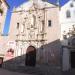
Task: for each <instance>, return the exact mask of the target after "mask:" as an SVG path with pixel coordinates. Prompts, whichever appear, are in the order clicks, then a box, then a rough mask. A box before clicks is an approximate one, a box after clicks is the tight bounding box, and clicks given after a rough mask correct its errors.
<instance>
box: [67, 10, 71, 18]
mask: <svg viewBox="0 0 75 75" xmlns="http://www.w3.org/2000/svg"><path fill="white" fill-rule="evenodd" d="M66 17H67V18H70V17H71V12H70V11H69V10H67V11H66Z"/></svg>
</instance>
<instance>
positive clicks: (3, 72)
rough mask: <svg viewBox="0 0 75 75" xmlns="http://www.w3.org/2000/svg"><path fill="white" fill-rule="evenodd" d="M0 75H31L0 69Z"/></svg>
mask: <svg viewBox="0 0 75 75" xmlns="http://www.w3.org/2000/svg"><path fill="white" fill-rule="evenodd" d="M0 75H31V74H24V73H18V72H11V71H8V70H5V69H1V68H0Z"/></svg>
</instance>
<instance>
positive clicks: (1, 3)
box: [0, 0, 9, 55]
mask: <svg viewBox="0 0 75 75" xmlns="http://www.w3.org/2000/svg"><path fill="white" fill-rule="evenodd" d="M8 8H9V6H8V4H7V2H6V1H5V0H0V54H1V55H2V54H3V49H2V47H3V43H2V42H3V36H2V32H3V28H4V23H5V19H6V14H7V9H8Z"/></svg>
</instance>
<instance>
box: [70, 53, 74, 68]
mask: <svg viewBox="0 0 75 75" xmlns="http://www.w3.org/2000/svg"><path fill="white" fill-rule="evenodd" d="M71 68H75V52H71Z"/></svg>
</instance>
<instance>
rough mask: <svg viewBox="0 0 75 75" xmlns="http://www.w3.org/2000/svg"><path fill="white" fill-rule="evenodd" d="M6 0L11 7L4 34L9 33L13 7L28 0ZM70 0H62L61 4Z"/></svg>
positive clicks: (55, 0) (52, 0) (53, 0)
mask: <svg viewBox="0 0 75 75" xmlns="http://www.w3.org/2000/svg"><path fill="white" fill-rule="evenodd" d="M6 1H7V3H8V4H9V6H10V9H8V11H7V15H6V20H5V25H4V29H3V35H7V34H8V33H9V28H10V20H11V15H12V13H11V11H12V9H13V7H17V6H19V5H20V4H22V3H24V2H27V1H28V0H6ZM68 1H69V0H60V1H59V4H60V6H63V5H64V4H65V3H67V2H68ZM48 2H50V3H54V4H55V3H56V2H57V0H48Z"/></svg>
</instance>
